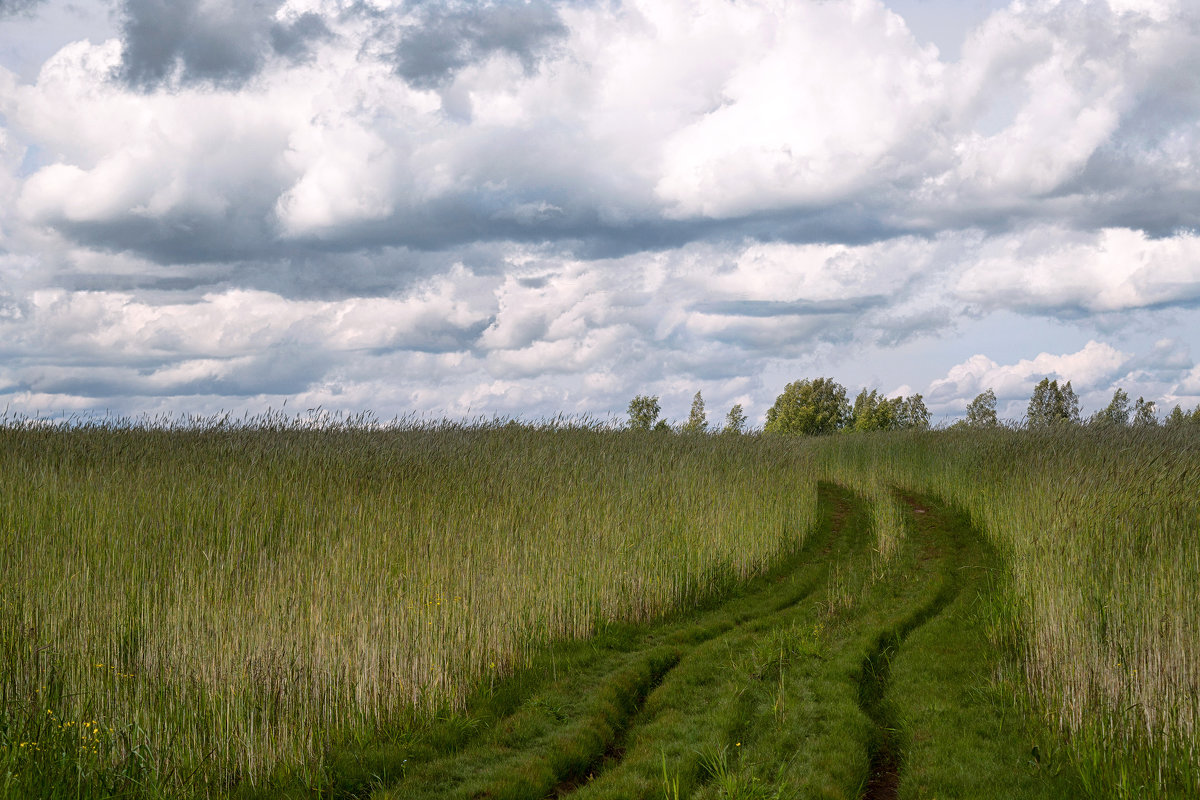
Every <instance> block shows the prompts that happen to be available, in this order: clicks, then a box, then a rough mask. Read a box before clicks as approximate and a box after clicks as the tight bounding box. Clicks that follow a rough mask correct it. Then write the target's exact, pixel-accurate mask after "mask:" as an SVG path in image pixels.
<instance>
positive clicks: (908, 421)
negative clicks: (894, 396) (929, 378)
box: [898, 394, 929, 431]
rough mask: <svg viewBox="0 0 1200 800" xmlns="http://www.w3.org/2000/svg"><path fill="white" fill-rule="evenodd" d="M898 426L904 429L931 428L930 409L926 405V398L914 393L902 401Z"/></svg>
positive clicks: (919, 429)
mask: <svg viewBox="0 0 1200 800" xmlns="http://www.w3.org/2000/svg"><path fill="white" fill-rule="evenodd" d="M898 427H899V428H901V429H902V430H918V431H924V430H929V409H928V408H926V407H925V398H923V397H921V395H919V394H914V395H912V396H911V397H905V398H904V399H903V400H901V401H900V413H899V425H898Z"/></svg>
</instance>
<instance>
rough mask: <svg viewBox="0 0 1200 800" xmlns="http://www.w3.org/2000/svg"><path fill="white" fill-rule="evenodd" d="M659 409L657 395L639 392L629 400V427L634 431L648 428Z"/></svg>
mask: <svg viewBox="0 0 1200 800" xmlns="http://www.w3.org/2000/svg"><path fill="white" fill-rule="evenodd" d="M660 410H661V409H660V408H659V405H658V398H657V397H650V396H649V395H644V394H639V395H638V396H637V397H635V398H633V399H632V400H630V401H629V427H630V428H632V429H633V430H635V431H648V430H650V429H651V428H653V427H654V421H655V420H656V419H658V413H659V411H660Z"/></svg>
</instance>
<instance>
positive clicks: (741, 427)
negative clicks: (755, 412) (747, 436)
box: [721, 403, 746, 433]
mask: <svg viewBox="0 0 1200 800" xmlns="http://www.w3.org/2000/svg"><path fill="white" fill-rule="evenodd" d="M745 431H746V413H745V412H744V411H742V404H741V403H734V405H733V408H731V409H729V413H728V414H726V415H725V427H724V428H722V429H721V432H722V433H744V432H745Z"/></svg>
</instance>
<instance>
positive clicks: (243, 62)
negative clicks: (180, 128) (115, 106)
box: [120, 0, 331, 89]
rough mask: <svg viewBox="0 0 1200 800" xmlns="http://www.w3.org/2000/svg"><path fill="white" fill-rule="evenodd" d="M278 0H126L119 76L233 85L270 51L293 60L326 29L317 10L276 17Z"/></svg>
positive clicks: (139, 83) (138, 82)
mask: <svg viewBox="0 0 1200 800" xmlns="http://www.w3.org/2000/svg"><path fill="white" fill-rule="evenodd" d="M280 5H281V0H241V1H240V2H238V3H234V4H232V5H231V6H230V7H228V8H221V9H217V8H213V7H211V6H205V5H203V4H202V3H201V0H124V4H123V6H122V15H123V17H124V23H123V25H122V36H123V39H124V44H125V50H124V54H123V59H122V63H121V68H120V76H121V78H122V79H123V80H125V81H126V82H127V83H129V84H130V85H132V86H136V87H139V88H143V89H150V88H154V87H156V86H160V85H162V84H164V83H168V82H171V81H173V80H178V81H179V83H180V84H181V85H190V84H201V83H210V84H214V85H217V86H225V87H234V88H236V87H239V86H242V85H244V84H245V83H246V81H248V80H249V79H251V78H252V77H254V76H255V75H256V74H258V72H259V71H260V70H261V69H262V66H263V63H264V61H265V59H266V57H267V55H268V54H269V53H270V52H271V51H274V52H276V53H278V54H280V55H282V56H286V57H288V58H291V59H293V60H301V59H303V58H304V57H306V56H307V55H308V52H309V47H310V45H311V44H312V43H313V42H314V41H317V40H320V39H324V38H328V37H329V36H330V35H331V34H330V31H329V28H328V27H327V26H326V25H325V22H324V20H322V19H321V17H320V16H318V15H316V14H303V15H301V16H300V17H298V18H297V19H295V20H292V21H290V22H287V23H280V22H277V21H276V20H275V12H276V11H278V9H279V6H280Z"/></svg>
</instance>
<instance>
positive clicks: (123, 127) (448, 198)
mask: <svg viewBox="0 0 1200 800" xmlns="http://www.w3.org/2000/svg"><path fill="white" fill-rule="evenodd" d="M357 7H360V8H361V9H366V10H360V11H359V12H358V13H352V12H351V11H350V10H349V9H350V8H351V7H349V6H347V7H343V5H340V4H337V3H332V2H328V3H315V2H309V3H299V2H290V3H287V4H281V3H280V2H279V0H256V2H253V3H249V4H245V3H238V4H230V3H228V2H227V0H184V2H180V3H165V2H162V1H161V0H126V3H125V5H124V6H122V9H123V19H124V27H123V41H122V42H119V43H113V42H107V43H97V44H89V43H84V42H79V43H76V44H72V45H70V46H68V47H67V48H65V49H63V50H62V51H60V52H59V53H58V55H56V56H55V57H54V58H53V59H51V60H50V61H48V62H47V63H46V65H45V66H44V68H43V70H42V72H41V74H40V76H39V78H38V81H37V83H36V84H34V85H23V86H21V87H19V90H18V91H17V92H16V96H15V97H13V98H10V99H8V100H6V101H5V103H4V105H5V109H4V113H5V117H6V119H7V120H8V125H9V126H10V128H11V129H12V131H13V132H14V135H17V136H20V137H21V140H22V141H25V142H29V143H31V144H36V145H37V146H38V147H40V148H41V149H42V151H43V152H44V153H45V157H44V166H42V168H41V169H40V170H36V171H35V174H34V175H32V176H31V177H30V178H29V179H28V182H27V185H26V187H25V195H26V198H25V202H24V204H23V205H22V206H21V207H22V209H23V210H24V213H25V216H26V218H27V220H28V221H29V222H30V223H31V224H35V225H40V226H48V227H51V228H53V229H55V230H57V231H58V232H60V233H61V234H62V235H63V236H65V237H67V238H69V239H71V240H73V241H76V242H79V243H81V244H86V245H88V246H90V247H95V248H100V249H105V250H110V251H123V250H132V251H136V252H138V253H140V254H142V255H143V256H146V257H149V258H152V259H155V260H157V261H160V262H163V263H181V262H183V261H187V260H192V261H199V260H250V259H260V258H271V257H274V258H294V257H296V256H297V255H298V254H302V253H308V254H315V253H321V252H329V251H337V252H351V251H356V250H370V249H376V248H380V247H409V248H420V249H433V250H436V249H442V248H447V247H457V246H463V245H467V244H470V243H479V242H483V243H486V242H497V241H520V242H531V243H532V242H557V243H560V245H561V246H562V247H563V248H564V249H569V250H571V251H573V252H576V253H580V254H584V253H586V254H591V255H619V254H626V253H632V252H637V251H639V250H644V249H651V248H664V247H675V246H680V245H684V244H687V243H688V242H695V241H704V240H713V239H730V238H741V237H754V238H760V239H779V240H785V241H792V242H841V243H845V244H861V243H866V242H872V241H881V240H885V239H889V238H895V237H903V236H907V235H919V236H936V235H937V234H938V233H940V232H943V231H947V230H959V231H966V230H980V231H987V232H990V233H994V234H1004V233H1007V232H1010V231H1013V230H1021V229H1024V228H1027V227H1029V225H1030V224H1032V222H1031V221H1033V220H1036V221H1037V224H1043V225H1057V226H1060V227H1062V228H1065V229H1070V230H1079V231H1094V230H1100V229H1106V228H1109V229H1118V228H1129V229H1130V230H1136V229H1145V230H1146V231H1147V235H1148V236H1150V237H1152V238H1163V237H1169V236H1173V235H1174V233H1175V232H1177V231H1178V230H1180V229H1185V228H1187V227H1188V226H1195V227H1200V219H1198V211H1197V209H1200V194H1197V192H1198V191H1200V182H1198V181H1197V180H1196V179H1195V177H1194V176H1195V175H1196V174H1197V170H1196V169H1194V168H1193V167H1195V166H1197V165H1198V164H1200V162H1198V161H1197V157H1198V156H1200V137H1198V136H1197V135H1196V126H1195V121H1196V119H1197V117H1198V115H1200V90H1198V87H1197V85H1196V84H1195V81H1191V80H1190V79H1180V78H1179V77H1178V76H1179V75H1180V74H1191V73H1190V72H1188V71H1186V70H1185V71H1184V72H1183V73H1181V72H1180V65H1181V64H1185V65H1186V64H1192V63H1193V62H1197V63H1196V66H1197V67H1198V68H1200V56H1197V55H1195V54H1196V53H1200V46H1197V45H1200V20H1198V19H1197V14H1196V12H1194V11H1193V10H1189V9H1190V7H1184V6H1177V7H1174V8H1173V10H1172V9H1171V8H1166V7H1164V9H1165V11H1163V13H1164V14H1166V16H1165V17H1163V18H1162V19H1157V18H1156V17H1154V16H1153V15H1149V14H1147V13H1143V12H1137V11H1130V12H1129V13H1126V14H1115V13H1111V11H1110V10H1109V9H1108V7H1107V6H1104V5H1103V4H1098V3H1093V4H1042V3H1031V4H1022V5H1014V6H1012V7H1011V8H1009V9H1007V10H1003V11H1000V12H997V13H996V14H994V15H992V16H991V17H990V18H989V19H988V20H986V21H985V22H984V24H983V25H981V26H980V27H979V29H978V30H977V31H976V32H975V33H974V34H973V35H972V38H971V39H970V40H969V41H968V42H967V44H966V46H965V47H964V51H963V57H962V60H961V61H960V62H956V63H954V64H946V63H944V62H941V61H939V60H938V58H937V56H936V52H935V51H934V50H933V49H932V48H928V47H922V46H921V45H920V44H919V43H918V42H917V41H916V39H914V38H913V36H912V35H911V33H909V31H908V30H907V28H906V27H905V25H904V23H903V20H902V19H901V18H900V17H898V16H896V15H895V14H893V13H891V12H889V11H888V10H887V8H886V7H885V6H884V5H883V4H882V3H879V2H875V1H874V0H863V2H859V3H851V4H837V3H833V4H830V3H825V4H818V3H803V4H791V5H784V6H778V5H772V4H768V3H741V4H728V3H724V2H716V0H711V1H709V2H705V3H701V4H699V5H697V4H694V3H683V2H682V1H681V0H680V2H663V0H658V1H657V2H654V3H649V2H646V3H642V2H637V0H629V2H626V3H623V4H618V5H613V4H561V5H554V4H550V3H548V2H534V3H515V4H514V3H484V4H451V5H445V4H428V3H427V4H415V5H412V4H410V5H387V4H376V5H372V6H367V5H364V4H359V6H357ZM1151 10H1153V9H1151ZM1167 12H1169V13H1167ZM114 72H115V73H117V74H120V75H123V76H124V78H125V79H126V81H128V82H129V83H131V84H132V85H133V86H134V87H135V88H136V89H137V90H138V91H129V90H128V87H123V86H121V85H120V84H114V83H113V81H112V80H111V77H112V75H113V74H114ZM1196 72H1200V69H1198V70H1196ZM997 107H999V109H1000V110H1001V111H1004V110H1006V109H1007V110H1008V111H1009V112H1010V113H1008V114H1003V113H1001V114H1000V115H999V117H997V116H996V109H997ZM981 120H994V121H993V122H991V123H989V125H990V127H989V126H983V128H982V129H981V127H980V126H981ZM996 120H998V121H996ZM68 133H69V134H70V135H68ZM71 135H76V136H79V137H80V138H81V141H78V142H73V141H70V138H71ZM189 253H192V254H194V255H192V256H191V257H190V258H189V256H188V255H187V254H189Z"/></svg>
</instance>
